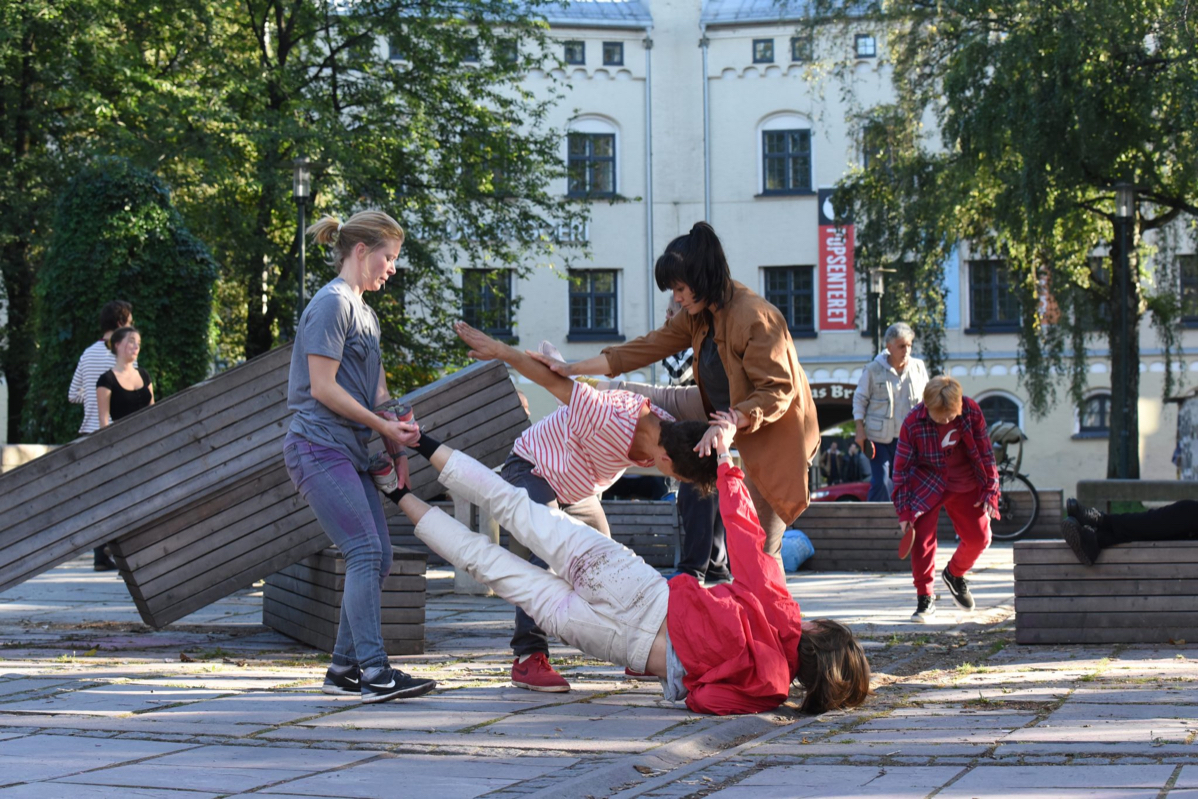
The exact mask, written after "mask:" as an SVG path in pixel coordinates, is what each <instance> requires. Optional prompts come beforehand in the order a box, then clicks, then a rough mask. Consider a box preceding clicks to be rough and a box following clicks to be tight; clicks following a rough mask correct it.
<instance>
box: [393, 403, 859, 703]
mask: <svg viewBox="0 0 1198 799" xmlns="http://www.w3.org/2000/svg"><path fill="white" fill-rule="evenodd" d="M716 416H718V418H717V419H715V420H714V421H713V422H712V426H713V428H714V429H717V430H718V432H719V434H718V435H717V436H716V437H715V440H714V442H713V444H714V449H715V452H716V455H717V459H718V461H719V466H718V475H719V476H718V485H719V492H720V513H721V514H722V515H723V519H724V525H725V527H726V529H727V542H728V549H729V554H730V556H731V561H732V568H733V577H734V581H733V582H732V583H727V584H723V585H718V586H716V587H714V588H711V589H705V588H703V587H702V586H700V585H699V582H698V581H697V580H696V579H695V578H694V577H693V576H691V575H689V574H680V575H677V576H675V577H674V578H673V579H671V580H670V581H668V582H667V581H666V580H665V578H664V577H662V576H661V575H660V574H659V573H658V572H657V570H656V569H654V568H653V567H651V566H649V565H648V564H647V563H645V561H644V560H643V559H641V558H640V557H639V556H638V555H636V554H635V553H634V552H633V551H632V550H630V549H628V548H627V547H624V546H623V545H622V544H619V543H617V542H615V541H612V540H611V539H610V538H607V537H605V536H603V535H601V534H600V533H598V532H596V531H595V530H593V529H591V528H590V527H587V526H586V525H585V524H583V523H582V522H580V521H578V520H577V519H575V518H573V517H571V516H568V515H566V514H565V513H562V512H561V511H558V510H553V509H550V508H547V507H545V506H544V505H540V504H538V503H536V502H533V501H532V500H531V499H529V496H528V493H527V492H526V491H524V490H523V489H520V488H516V487H514V486H512V485H510V484H508V483H507V482H505V481H504V480H503V479H501V478H500V477H499V476H498V475H496V474H495V473H494V472H493V471H492V470H491V469H488V468H487V467H485V466H483V465H482V464H481V463H479V462H478V461H476V460H474V459H473V458H471V457H470V456H468V455H466V454H465V453H463V452H458V451H455V450H453V449H451V448H449V447H447V446H444V445H442V444H440V443H439V442H437V441H435V440H433V439H431V438H430V437H429V436H427V435H422V436H421V439H420V441H419V443H418V444H417V445H416V447H417V449H418V450H419V451H420V453H421V454H422V455H424V456H425V457H426V458H428V459H429V461H430V462H431V463H432V465H433V467H434V468H436V469H437V470H438V471H439V472H440V481H441V483H442V484H444V485H445V487H446V488H448V489H449V490H450V491H451V492H452V493H453V495H454V496H455V497H456V498H460V499H464V500H466V501H468V502H471V503H473V504H476V505H478V506H479V507H480V508H484V509H485V510H486V511H487V512H488V513H489V514H490V515H491V517H492V518H494V519H495V520H496V521H498V522H499V524H500V525H501V526H503V527H504V528H505V529H506V530H508V531H509V532H510V533H511V534H512V535H513V536H515V537H516V538H517V539H518V540H519V541H521V542H522V543H524V544H525V545H526V546H527V547H529V548H530V549H531V550H533V551H534V552H536V553H537V554H539V555H540V556H541V557H542V558H544V559H545V561H546V562H547V563H548V564H549V566H550V568H551V569H552V570H553V571H552V572H548V571H545V570H544V569H540V568H538V567H536V566H532V565H530V564H529V563H528V562H527V561H525V560H524V559H522V558H519V557H517V556H515V555H513V554H511V553H510V552H508V551H507V550H506V549H504V548H503V547H501V546H499V545H498V544H494V543H492V542H490V541H489V540H488V539H487V538H485V537H484V536H481V535H478V534H477V533H474V532H471V531H470V530H469V529H467V528H466V527H465V526H463V525H462V524H461V523H459V522H458V521H457V520H455V519H454V518H453V517H451V516H450V515H448V514H447V513H445V512H443V511H441V510H440V509H439V508H433V507H430V506H429V505H427V504H426V503H425V502H423V501H422V500H421V499H420V498H419V497H417V496H415V495H414V494H411V493H410V492H408V491H407V489H406V488H404V487H402V486H399V485H398V484H397V483H396V481H395V478H394V477H393V476H392V477H391V478H390V480H389V481H388V480H386V476H383V477H382V478H380V479H379V480H378V481H377V482H378V483H380V485H379V488H380V489H381V490H382V491H383V492H384V494H386V496H387V497H389V498H390V499H392V500H393V501H395V502H396V503H397V504H398V505H399V507H400V509H401V510H403V511H404V513H406V514H407V515H408V518H409V519H411V520H412V522H413V523H415V525H416V536H417V537H418V538H420V540H421V541H423V542H424V543H426V544H427V545H428V546H429V547H430V548H431V549H432V550H433V551H434V552H436V553H437V554H438V555H440V556H441V557H443V558H445V559H446V560H447V561H449V562H450V563H452V564H454V566H456V567H457V568H460V569H465V570H466V571H467V572H468V573H469V574H470V575H471V576H473V577H474V578H475V579H476V580H478V581H479V582H481V583H484V584H486V585H488V586H490V587H491V588H492V589H493V590H494V591H495V593H496V594H498V595H499V596H501V597H503V598H504V599H506V600H507V601H509V602H511V603H512V604H515V605H518V606H519V607H522V608H524V610H525V611H527V612H528V614H529V615H531V616H532V617H533V618H534V619H536V620H537V623H538V624H540V625H541V626H542V627H543V628H544V629H545V631H546V632H548V633H550V634H551V635H556V636H558V637H559V638H560V639H561V640H563V641H565V642H567V643H569V644H570V645H571V646H574V647H577V648H578V649H580V650H581V651H583V652H585V653H586V654H587V655H590V656H591V657H595V658H598V659H601V660H605V661H608V662H611V663H615V664H616V665H620V666H626V667H628V668H630V669H633V670H635V671H638V672H647V673H649V674H652V675H654V676H656V677H658V678H660V679H661V681H662V685H663V689H664V691H665V695H666V698H667V699H671V700H675V701H676V700H678V699H683V698H685V700H686V705H687V707H689V708H690V709H691V710H693V711H695V712H697V713H713V714H716V715H729V714H734V713H760V712H762V711H767V710H772V709H774V708H776V707H778V706H779V705H781V704H782V703H783V702H785V701H786V699H787V697H788V696H789V694H790V687H791V684H792V683H793V682H794V681H795V680H796V679H797V680H798V681H799V683H800V684H801V685H802V686H803V687H804V688H805V689H806V695H805V697H804V698H803V701H802V704H801V710H802V711H803V712H807V713H823V712H825V711H828V710H836V709H838V708H851V707H856V706H857V705H860V704H861V703H862V702H864V701H865V699H866V697H868V696H869V694H870V689H869V678H870V669H869V662H868V661H867V660H866V658H865V653H864V651H863V650H862V648H861V645H860V644H859V643H858V642H857V640H856V639H855V638H854V637H853V634H852V632H850V631H849V629H848V628H847V627H845V626H844V625H842V624H840V623H838V622H835V621H832V620H830V619H817V620H814V621H803V619H802V616H801V614H800V612H799V605H798V603H797V602H795V600H794V599H793V598H792V597H791V596H790V593H789V592H788V591H787V589H786V583H785V580H784V578H783V577H782V575H781V573H780V572H779V571H778V567H777V563H776V562H775V561H774V559H773V558H771V557H769V556H768V555H766V554H765V553H764V552H763V551H762V544H763V542H764V538H765V532H764V531H763V530H762V527H761V524H760V523H759V522H758V519H757V514H756V512H755V510H754V507H753V502H752V500H751V499H750V498H749V493H748V490H747V489H746V488H745V484H744V474H743V472H741V470H740V469H739V468H737V467H736V466H734V465H733V464H732V463H731V458H730V456H729V447H730V446H731V443H732V440H733V437H734V436H735V434H736V427H735V424H734V422H733V421H732V419H731V417H730V416H728V415H727V414H717V415H716Z"/></svg>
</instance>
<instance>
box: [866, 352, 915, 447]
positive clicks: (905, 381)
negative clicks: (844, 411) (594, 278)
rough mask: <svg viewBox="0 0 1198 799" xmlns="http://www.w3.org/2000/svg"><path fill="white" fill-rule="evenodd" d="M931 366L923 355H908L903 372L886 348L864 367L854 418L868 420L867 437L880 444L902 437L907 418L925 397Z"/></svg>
mask: <svg viewBox="0 0 1198 799" xmlns="http://www.w3.org/2000/svg"><path fill="white" fill-rule="evenodd" d="M927 384H928V369H927V367H926V366H924V363H923V361H921V360H920V359H919V358H908V359H907V367H906V368H905V369H903V371H902V372H899V371H897V370H896V369H895V368H894V367H893V366H891V365H890V360H889V355H888V353H887V352H886V351H885V350H883V351H882V352H880V353H878V357H876V358H874V359H873V360H872V361H870V362H869V365H868V366H866V367H865V368H864V369H863V370H861V379H860V380H858V381H857V390H856V391H855V392H853V418H854V419H857V420H863V421H864V422H865V437H866V438H868V439H869V440H870V441H876V442H877V443H879V444H889V443H890V442H891V441H894V440H895V439H896V438H898V434H899V430H900V429H902V426H903V420H904V419H906V418H907V414H908V413H910V412H911V409H912V408H914V407H915V406H916V405H918V404H919V403H920V401H921V400H922V399H923V390H924V387H925V386H927Z"/></svg>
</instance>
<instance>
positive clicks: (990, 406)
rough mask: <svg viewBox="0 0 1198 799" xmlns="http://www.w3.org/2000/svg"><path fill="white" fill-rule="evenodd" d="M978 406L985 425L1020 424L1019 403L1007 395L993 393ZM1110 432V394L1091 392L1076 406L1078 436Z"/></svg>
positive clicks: (1102, 434)
mask: <svg viewBox="0 0 1198 799" xmlns="http://www.w3.org/2000/svg"><path fill="white" fill-rule="evenodd" d="M978 407H979V408H981V410H982V416H983V417H984V418H985V419H986V426H987V427H993V426H994V425H995V424H996V423H998V422H1010V423H1012V424H1014V425H1016V426H1021V424H1020V418H1019V415H1020V414H1019V405H1018V404H1016V402H1015V401H1014V400H1012V399H1010V398H1009V397H1004V396H1002V395H1000V394H993V395H991V396H988V397H984V398H982V399H980V400H978ZM1110 432H1111V395H1110V393H1109V392H1106V391H1101V392H1097V393H1095V394H1091V395H1090V396H1089V397H1087V398H1086V399H1085V401H1083V402H1082V404H1081V405H1080V406H1078V408H1077V428H1076V431H1075V435H1076V436H1077V437H1078V438H1102V437H1103V436H1108V435H1110Z"/></svg>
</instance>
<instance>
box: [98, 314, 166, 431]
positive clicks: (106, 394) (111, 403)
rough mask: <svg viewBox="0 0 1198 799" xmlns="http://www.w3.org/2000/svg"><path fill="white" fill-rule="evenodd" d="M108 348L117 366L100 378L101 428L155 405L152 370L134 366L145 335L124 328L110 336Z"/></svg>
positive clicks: (129, 328) (135, 330) (99, 405)
mask: <svg viewBox="0 0 1198 799" xmlns="http://www.w3.org/2000/svg"><path fill="white" fill-rule="evenodd" d="M108 348H109V349H110V350H112V352H113V354H114V355H116V366H114V367H112V368H111V369H109V370H108V371H107V372H105V373H104V374H102V375H100V379H99V380H97V381H96V405H97V406H98V407H99V409H100V427H107V426H108V425H109V422H110V421H111V422H115V421H116V420H118V419H123V418H124V417H126V416H128V415H129V414H131V413H133V412H134V411H140V410H141V409H142V408H145V407H146V406H149V405H153V404H154V382H153V381H152V380H150V374H149V372H147V371H146V370H145V369H142V368H141V367H140V366H134V364H135V363H136V362H137V354H138V353H139V352H140V351H141V334H140V333H138V332H137V329H136V328H133V327H122V328H120V329H119V330H117V331H116V332H115V333H113V334H112V338H110V339H108Z"/></svg>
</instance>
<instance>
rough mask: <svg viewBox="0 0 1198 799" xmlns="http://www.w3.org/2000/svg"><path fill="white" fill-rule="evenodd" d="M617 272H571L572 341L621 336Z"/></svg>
mask: <svg viewBox="0 0 1198 799" xmlns="http://www.w3.org/2000/svg"><path fill="white" fill-rule="evenodd" d="M619 276H620V273H619V272H618V271H617V270H615V269H578V270H571V272H570V333H569V335H570V337H571V338H573V339H578V338H582V337H595V338H598V337H606V338H611V337H615V336H617V335H618V334H619V332H620V324H619V323H620V318H619V310H618V304H617V287H618V282H619Z"/></svg>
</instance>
